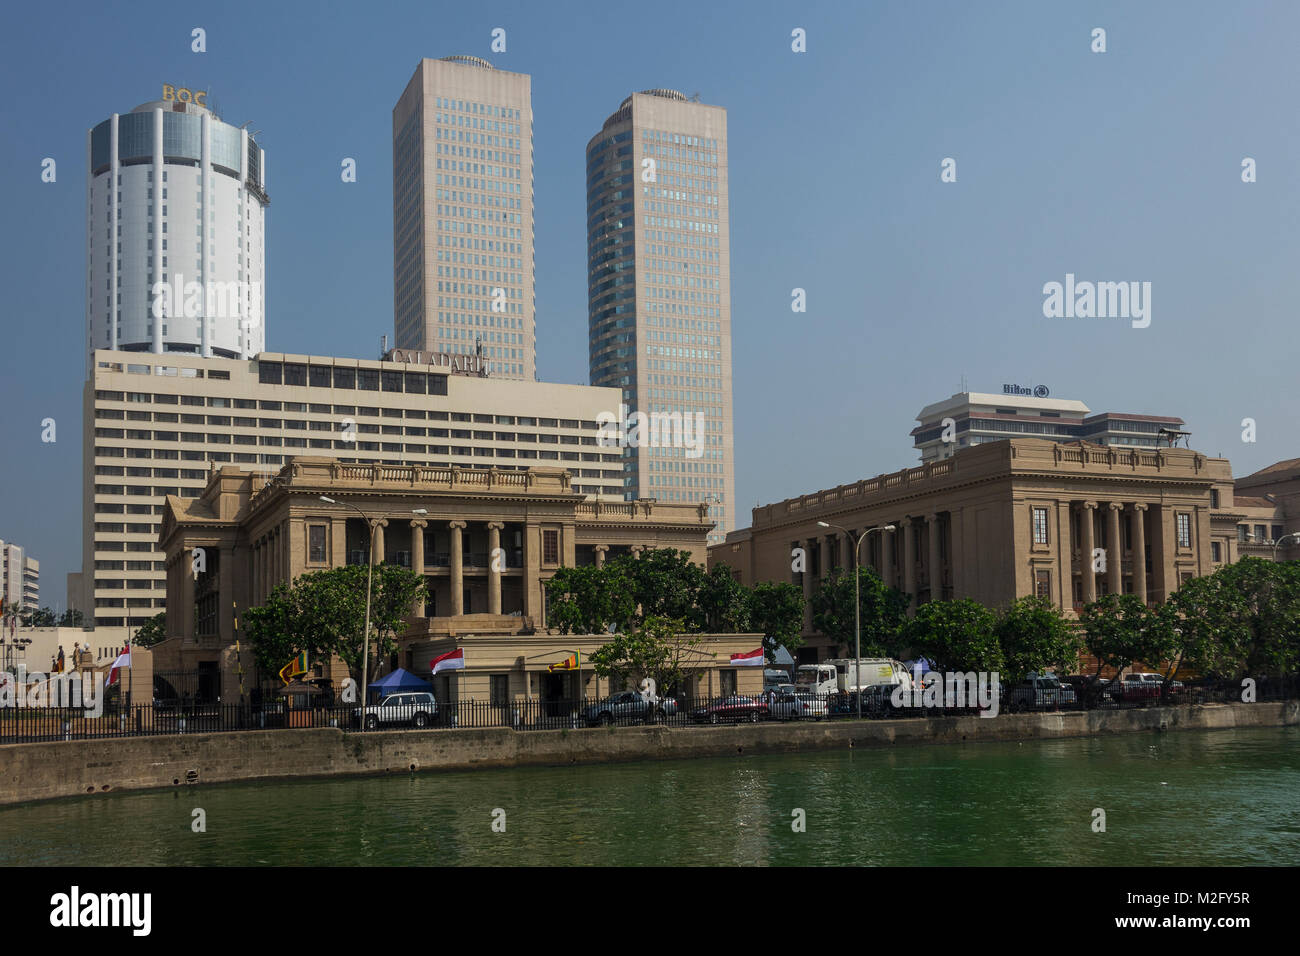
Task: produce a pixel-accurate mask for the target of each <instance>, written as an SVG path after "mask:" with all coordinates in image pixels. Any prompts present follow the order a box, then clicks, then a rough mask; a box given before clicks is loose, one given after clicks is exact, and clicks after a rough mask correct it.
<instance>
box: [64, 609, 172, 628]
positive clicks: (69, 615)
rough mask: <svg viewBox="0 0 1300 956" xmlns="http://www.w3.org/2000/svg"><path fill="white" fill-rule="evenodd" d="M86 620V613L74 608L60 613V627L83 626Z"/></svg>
mask: <svg viewBox="0 0 1300 956" xmlns="http://www.w3.org/2000/svg"><path fill="white" fill-rule="evenodd" d="M159 613H163V612H159ZM85 622H86V618H85V615H84V614H82V613H81V612H80V611H78V610H76V609H74V608H68V610H66V611H64V612H63V613H62V614H61V615H59V627H82V626H83V625H84V624H85Z"/></svg>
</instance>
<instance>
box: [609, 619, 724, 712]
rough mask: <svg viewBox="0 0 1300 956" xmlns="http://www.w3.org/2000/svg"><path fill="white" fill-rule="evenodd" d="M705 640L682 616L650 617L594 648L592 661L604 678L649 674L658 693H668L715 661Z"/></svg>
mask: <svg viewBox="0 0 1300 956" xmlns="http://www.w3.org/2000/svg"><path fill="white" fill-rule="evenodd" d="M702 643H703V638H702V637H699V636H696V635H693V634H690V633H687V632H686V631H685V629H684V627H683V622H682V621H681V620H680V619H673V618H666V617H649V618H646V620H645V621H644V622H643V623H641V624H640V625H639V626H637V627H636V628H635V629H634V630H632V631H630V632H629V633H627V634H617V635H615V636H614V637H613V638H612V639H611V640H609V641H608V642H607V643H605V644H602V645H601V646H600V647H598V648H597V649H596V650H594V651H592V653H591V656H590V658H589V660H590V661H591V665H592V668H593V669H594V670H595V672H596V673H597V674H598V675H599V676H601V677H607V678H610V679H611V680H614V681H619V680H631V681H632V682H633V683H636V682H639V681H640V680H641V679H642V678H645V677H649V678H650V679H652V680H653V681H654V682H655V687H656V690H657V692H658V693H659V695H661V696H667V695H669V694H671V693H672V692H673V691H674V690H676V689H679V688H681V687H683V686H684V684H685V682H686V679H687V678H688V677H690V675H691V674H692V673H693V672H695V671H697V670H700V669H702V668H704V667H707V666H708V665H709V664H710V663H711V662H712V661H713V658H714V654H713V653H712V652H709V651H702V650H700V645H701V644H702Z"/></svg>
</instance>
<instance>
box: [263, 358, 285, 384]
mask: <svg viewBox="0 0 1300 956" xmlns="http://www.w3.org/2000/svg"><path fill="white" fill-rule="evenodd" d="M283 368H284V367H283V366H282V365H281V364H280V363H279V362H258V363H257V380H258V381H259V382H260V383H261V384H263V385H279V384H281V383H282V381H283Z"/></svg>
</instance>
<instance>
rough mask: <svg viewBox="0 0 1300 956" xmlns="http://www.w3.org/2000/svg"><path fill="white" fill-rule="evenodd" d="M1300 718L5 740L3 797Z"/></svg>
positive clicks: (1094, 715) (1260, 709) (1257, 713)
mask: <svg viewBox="0 0 1300 956" xmlns="http://www.w3.org/2000/svg"><path fill="white" fill-rule="evenodd" d="M1296 724H1300V702H1298V701H1288V702H1285V703H1255V704H1206V705H1202V706H1195V707H1163V708H1156V707H1152V708H1143V709H1134V710H1119V711H1085V712H1075V713H1061V714H1055V713H1047V714H1038V713H1034V714H1005V715H1002V716H1000V717H996V718H992V719H985V718H980V717H974V716H972V717H934V718H927V719H908V720H877V721H834V722H825V723H760V724H743V725H737V726H730V727H689V728H685V727H683V728H673V727H663V726H648V727H614V728H595V729H590V730H540V731H515V730H512V729H510V728H505V727H494V728H486V729H482V730H396V731H370V732H367V733H355V732H350V733H345V732H343V731H342V730H339V729H336V728H322V729H316V730H256V731H243V732H238V733H220V734H185V735H169V736H157V737H123V738H116V739H104V740H72V741H59V742H54V743H33V744H7V745H4V746H0V804H10V803H20V802H24V801H29V800H46V799H50V798H54V797H71V796H77V795H82V796H88V795H90V794H92V793H107V792H112V791H117V790H144V789H150V788H155V787H173V786H185V785H186V784H187V783H226V782H230V781H237V780H268V779H288V778H295V777H320V776H342V775H356V774H382V773H390V772H400V773H409V772H410V771H411V770H413V769H414V770H462V769H470V768H478V767H519V766H538V765H560V764H585V763H609V762H613V761H630V760H670V759H678V758H686V757H720V756H728V755H750V754H773V753H792V752H798V751H808V750H828V749H842V748H852V747H886V746H891V745H895V744H899V743H903V744H925V743H956V742H961V741H964V740H968V741H985V740H1032V739H1044V738H1055V737H1086V736H1096V735H1102V734H1119V733H1140V732H1143V731H1153V730H1157V731H1159V730H1212V729H1222V728H1231V727H1280V726H1291V725H1296Z"/></svg>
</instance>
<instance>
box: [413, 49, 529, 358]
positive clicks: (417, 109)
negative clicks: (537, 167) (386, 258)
mask: <svg viewBox="0 0 1300 956" xmlns="http://www.w3.org/2000/svg"><path fill="white" fill-rule="evenodd" d="M393 326H394V327H393V332H394V345H395V346H396V347H398V348H409V349H423V350H426V351H430V352H452V353H459V354H462V355H470V354H473V353H474V352H475V350H476V348H478V347H479V346H481V347H482V350H483V356H484V358H485V359H487V361H488V371H489V372H490V373H491V374H493V375H496V376H498V377H501V378H522V379H528V380H530V381H532V380H535V379H536V377H537V339H536V322H535V302H534V262H533V108H532V81H531V78H530V77H529V76H527V75H526V74H523V73H507V72H505V71H503V70H498V69H495V68H494V67H493V66H492V64H490V63H488V62H487V61H486V60H481V59H479V58H478V57H471V56H450V57H444V58H443V59H441V60H421V61H420V65H419V66H418V67H416V69H415V74H414V75H413V76H412V77H411V81H410V82H409V83H407V85H406V90H405V92H403V93H402V96H401V99H399V100H398V101H397V105H396V106H395V107H394V108H393Z"/></svg>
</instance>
